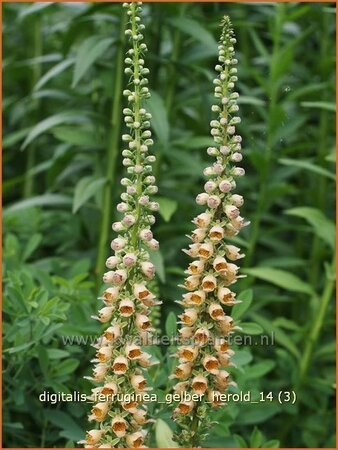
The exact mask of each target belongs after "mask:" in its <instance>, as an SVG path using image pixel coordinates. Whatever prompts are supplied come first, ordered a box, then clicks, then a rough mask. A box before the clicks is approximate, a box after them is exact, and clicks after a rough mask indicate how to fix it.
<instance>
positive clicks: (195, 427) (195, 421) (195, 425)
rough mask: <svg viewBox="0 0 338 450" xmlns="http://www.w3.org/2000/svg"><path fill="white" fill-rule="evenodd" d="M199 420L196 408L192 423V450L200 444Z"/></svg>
mask: <svg viewBox="0 0 338 450" xmlns="http://www.w3.org/2000/svg"><path fill="white" fill-rule="evenodd" d="M199 422H200V421H199V418H198V417H197V411H196V408H195V410H194V415H193V419H192V422H191V431H192V433H193V434H192V439H191V448H194V447H197V446H198V444H199V443H198V442H197V431H198V428H199Z"/></svg>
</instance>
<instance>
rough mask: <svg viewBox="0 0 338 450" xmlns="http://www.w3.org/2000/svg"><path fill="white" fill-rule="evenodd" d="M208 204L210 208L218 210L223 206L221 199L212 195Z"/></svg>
mask: <svg viewBox="0 0 338 450" xmlns="http://www.w3.org/2000/svg"><path fill="white" fill-rule="evenodd" d="M207 203H208V206H209V208H211V209H216V208H218V207H219V205H220V204H221V199H220V198H219V197H218V196H217V195H210V196H209V198H208V201H207Z"/></svg>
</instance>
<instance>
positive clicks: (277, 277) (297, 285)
mask: <svg viewBox="0 0 338 450" xmlns="http://www.w3.org/2000/svg"><path fill="white" fill-rule="evenodd" d="M243 272H244V273H246V274H247V275H251V276H252V277H256V278H259V279H261V280H264V281H267V282H268V283H272V284H274V285H275V286H278V287H281V288H283V289H286V290H287V291H294V292H302V293H304V294H310V295H313V294H314V292H313V289H312V287H311V286H310V285H309V284H308V283H305V281H302V280H301V279H300V278H299V277H297V276H296V275H294V274H293V273H290V272H286V271H285V270H279V269H272V268H270V267H255V268H252V269H243Z"/></svg>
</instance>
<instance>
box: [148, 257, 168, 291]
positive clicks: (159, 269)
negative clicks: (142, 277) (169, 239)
mask: <svg viewBox="0 0 338 450" xmlns="http://www.w3.org/2000/svg"><path fill="white" fill-rule="evenodd" d="M149 256H150V261H151V262H152V263H153V264H154V266H155V271H156V275H157V276H158V278H159V279H160V281H161V282H162V283H165V268H164V262H163V256H162V253H161V250H157V251H149Z"/></svg>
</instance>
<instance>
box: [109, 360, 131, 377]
mask: <svg viewBox="0 0 338 450" xmlns="http://www.w3.org/2000/svg"><path fill="white" fill-rule="evenodd" d="M128 368H129V363H128V360H127V358H126V357H125V356H117V357H116V358H115V359H114V362H113V365H112V369H113V372H114V373H115V374H116V375H124V374H125V373H126V372H127V370H128Z"/></svg>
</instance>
